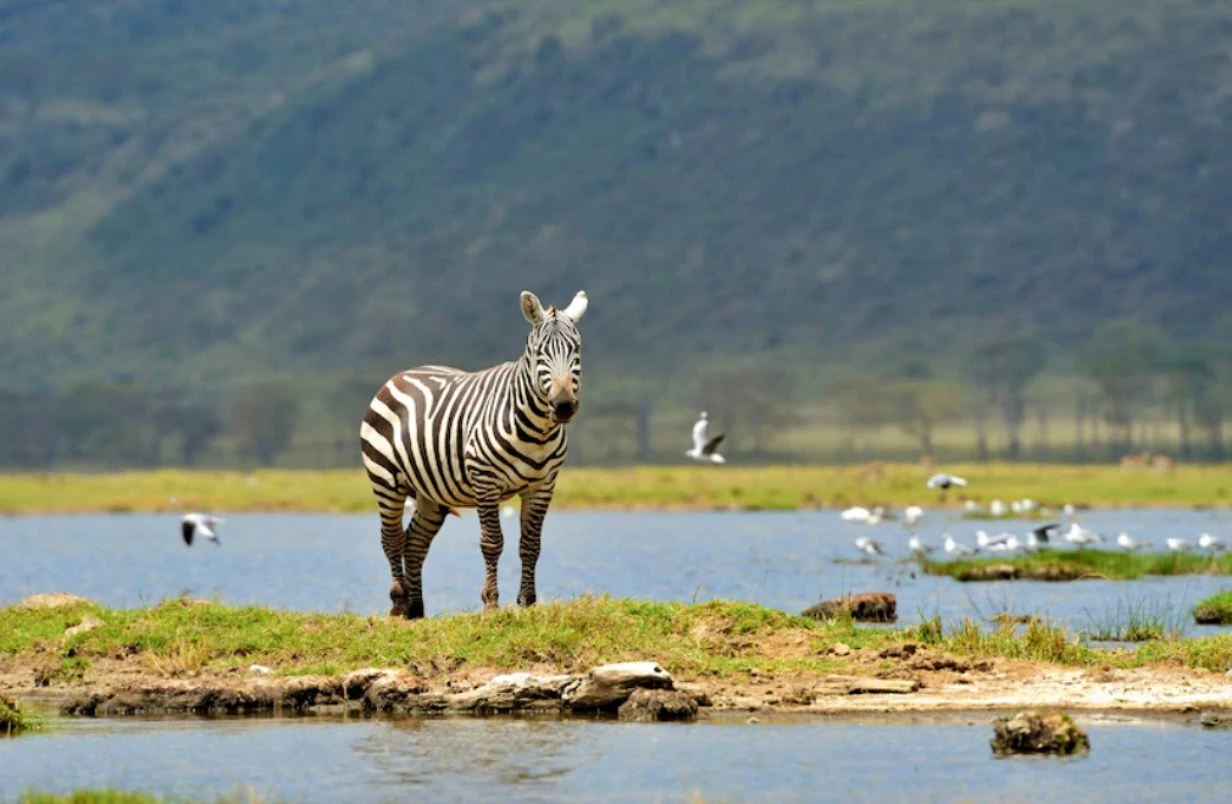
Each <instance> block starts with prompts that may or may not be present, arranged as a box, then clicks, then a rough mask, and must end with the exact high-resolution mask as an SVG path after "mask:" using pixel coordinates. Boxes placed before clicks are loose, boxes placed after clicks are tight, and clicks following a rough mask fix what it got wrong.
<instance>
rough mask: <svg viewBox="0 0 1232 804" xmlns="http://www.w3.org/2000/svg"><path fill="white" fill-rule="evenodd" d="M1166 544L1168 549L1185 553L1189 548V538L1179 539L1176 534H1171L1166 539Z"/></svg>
mask: <svg viewBox="0 0 1232 804" xmlns="http://www.w3.org/2000/svg"><path fill="white" fill-rule="evenodd" d="M1164 544H1166V545H1168V549H1169V550H1171V551H1173V552H1174V553H1183V552H1185V551H1186V550H1188V549H1189V539H1177V538H1176V537H1174V536H1169V537H1168V538H1166V539H1164Z"/></svg>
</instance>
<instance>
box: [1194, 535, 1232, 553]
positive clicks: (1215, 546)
mask: <svg viewBox="0 0 1232 804" xmlns="http://www.w3.org/2000/svg"><path fill="white" fill-rule="evenodd" d="M1198 547H1200V548H1202V549H1203V550H1210V551H1211V552H1212V553H1213V552H1215V551H1216V550H1225V549H1227V547H1228V546H1227V545H1226V544H1224V542H1223V539H1221V538H1219V537H1218V536H1212V535H1211V534H1209V533H1203V534H1202V535H1201V536H1199V537H1198Z"/></svg>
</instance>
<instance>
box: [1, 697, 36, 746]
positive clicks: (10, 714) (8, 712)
mask: <svg viewBox="0 0 1232 804" xmlns="http://www.w3.org/2000/svg"><path fill="white" fill-rule="evenodd" d="M37 726H38V723H37V721H36V720H35V719H34V718H32V717H30V715H28V714H26V713H25V712H23V711H22V709H21V705H20V704H18V702H17V701H15V700H13V699H12V698H9V697H8V696H6V695H4V694H0V737H10V736H13V735H17V734H21V733H22V732H25V731H30V730H31V729H34V728H37Z"/></svg>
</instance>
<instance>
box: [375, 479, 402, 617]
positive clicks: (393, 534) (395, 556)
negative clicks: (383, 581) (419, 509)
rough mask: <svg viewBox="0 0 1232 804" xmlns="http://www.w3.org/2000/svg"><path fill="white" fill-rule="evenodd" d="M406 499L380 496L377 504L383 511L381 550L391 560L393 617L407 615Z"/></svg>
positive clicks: (391, 611)
mask: <svg viewBox="0 0 1232 804" xmlns="http://www.w3.org/2000/svg"><path fill="white" fill-rule="evenodd" d="M403 503H404V500H402V499H400V500H396V501H395V500H393V499H386V498H385V497H379V498H378V502H377V505H378V506H379V507H380V511H381V550H382V551H384V553H385V560H387V561H388V562H389V575H390V577H391V578H392V581H391V582H390V585H389V599H390V601H391V602H392V603H393V608H391V609H390V610H389V616H391V617H403V616H405V615H406V576H405V575H404V574H403V570H402V555H403V554H404V553H405V552H406V531H404V530H403V529H402V511H403Z"/></svg>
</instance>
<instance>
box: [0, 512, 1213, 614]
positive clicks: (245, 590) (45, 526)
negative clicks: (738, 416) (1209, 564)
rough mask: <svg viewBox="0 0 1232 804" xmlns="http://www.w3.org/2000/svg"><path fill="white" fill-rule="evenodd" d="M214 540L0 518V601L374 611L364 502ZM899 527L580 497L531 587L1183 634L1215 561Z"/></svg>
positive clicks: (440, 550) (464, 573)
mask: <svg viewBox="0 0 1232 804" xmlns="http://www.w3.org/2000/svg"><path fill="white" fill-rule="evenodd" d="M1080 517H1081V519H1080V521H1081V522H1082V523H1083V524H1084V526H1086V527H1089V528H1093V529H1095V530H1098V531H1100V532H1102V533H1105V534H1107V535H1109V536H1115V534H1116V533H1118V532H1119V531H1121V530H1125V531H1128V532H1129V533H1131V534H1133V535H1134V536H1135V537H1136V538H1140V539H1147V540H1151V541H1154V542H1155V543H1156V544H1157V545H1159V546H1160V547H1161V548H1162V545H1163V539H1164V538H1165V537H1167V536H1174V535H1175V536H1184V537H1187V538H1189V539H1190V540H1191V541H1192V540H1195V539H1196V537H1197V535H1198V534H1199V533H1201V532H1203V531H1209V532H1211V533H1215V534H1217V535H1220V536H1223V537H1225V538H1232V515H1230V514H1229V513H1228V512H1226V511H1191V510H1096V511H1085V512H1082V513H1081V515H1080ZM502 524H503V525H504V528H505V553H504V555H503V557H502V561H501V573H500V575H501V594H502V601H503V602H504V603H506V604H508V603H512V602H513V601H514V600H515V599H516V597H517V583H518V572H519V562H518V556H517V538H516V532H515V529H516V520H514V519H504V520H502ZM1029 527H1030V523H1027V522H1014V521H1009V522H978V521H964V520H961V519H960V518H959V517H958V515H957V513H955V512H948V511H929V512H928V513H927V515H926V517H925V520H924V522H923V524H922V525H921V530H920V534H921V536H922V538H924V539H925V541H927V542H929V543H933V544H940V542H941V534H942V533H947V532H948V533H950V534H952V535H954V537H955V538H957V539H958V540H959V541H962V542H964V543H968V544H972V543H974V541H975V537H974V533H975V531H976V530H977V529H978V528H984V529H986V530H988V531H989V532H993V533H995V532H999V531H1000V530H1002V529H1010V530H1015V531H1025V530H1026V529H1028V528H1029ZM478 528H479V526H478V520H477V518H476V517H475V515H474V513H473V512H465V513H464V514H463V516H462V517H461V518H453V517H451V518H450V520H449V522H447V523H446V525H445V527H444V529H443V530H442V531H441V533H440V535H439V536H438V537H437V538H436V541H435V543H434V544H433V546H432V552H431V553H430V555H429V556H428V560H427V564H426V566H425V570H424V587H425V601H426V605H427V609H428V613H429V615H432V614H439V613H444V612H450V611H468V610H477V609H478V608H479V607H480V606H479V590H480V586H481V585H482V581H483V559H482V557H481V556H480V553H479V535H478ZM219 533H220V536H221V540H222V544H221V546H215V545H214V544H212V543H209V542H198V543H197V544H195V545H194V546H193V547H191V548H190V547H186V546H185V545H184V543H183V542H182V541H181V540H180V536H179V518H178V516H177V515H175V514H105V515H77V516H32V517H8V518H4V519H0V559H2V560H0V605H9V604H12V603H14V602H16V601H18V600H20V599H21V598H22V597H24V596H26V595H28V594H32V593H35V592H48V591H68V592H73V593H75V594H79V595H84V596H86V597H89V598H91V599H94V600H97V601H99V602H101V603H104V604H106V605H109V606H137V605H141V604H143V603H153V602H157V601H158V600H160V599H163V598H166V597H171V596H175V595H179V594H182V593H185V594H189V595H191V596H194V597H204V598H214V597H217V598H218V599H220V600H222V601H223V602H226V603H231V604H260V605H267V606H274V607H283V608H292V609H300V610H312V611H323V612H337V611H343V610H350V611H355V612H359V613H369V612H384V611H387V610H388V605H389V604H388V598H387V590H388V588H389V569H388V565H387V564H386V562H385V558H384V556H383V555H382V553H381V548H380V543H379V536H378V533H377V520H376V515H375V513H373V514H349V515H324V514H233V515H229V516H227V521H226V522H225V523H224V524H223V525H222V526H221V528H220V531H219ZM865 534H867V535H872V536H873V537H874V538H876V539H879V540H881V541H882V542H884V543H885V544H886V545H887V546H888V548H889V551H890V554H889V555H888V556H886V557H884V558H882V559H881V560H879V561H878V562H877V563H876V564H845V563H837V562H836V559H849V560H850V559H857V558H859V554H858V553H857V551H856V550H855V548H854V547H853V546H852V541H853V540H854V539H855V538H856V537H857V536H860V535H865ZM908 537H909V534H908V533H907V531H906V530H905V529H904V528H903V527H902V525H901V524H899V523H895V522H886V523H883V524H881V525H878V526H876V527H872V528H870V527H867V526H863V525H852V524H849V523H846V522H843V521H842V520H841V519H840V518H839V516H838V513H837V512H836V511H800V512H782V513H779V512H687V513H656V512H584V511H554V512H551V513H550V514H549V515H548V520H547V525H546V529H545V534H544V548H543V554H542V556H541V558H540V561H539V572H538V591H539V597H540V599H541V600H545V599H549V598H553V597H555V598H570V597H574V596H577V595H579V594H582V593H585V592H594V593H610V594H612V595H615V596H629V597H641V598H650V599H654V600H682V601H690V600H707V599H711V598H732V599H741V600H752V601H757V602H760V603H763V604H766V605H769V606H774V607H777V608H781V609H785V610H788V611H800V610H802V609H804V608H806V607H808V606H809V605H811V604H812V603H814V602H816V601H817V600H818V599H820V598H822V597H833V596H837V595H840V594H843V593H847V592H865V591H889V592H893V593H895V594H896V595H897V596H898V611H899V619H900V622H902V623H907V624H910V623H914V622H917V621H918V619H919V613H920V612H924V613H925V614H927V615H929V616H931V615H932V614H936V613H939V614H941V615H942V616H943V617H944V618H947V619H951V620H953V619H957V618H962V617H978V616H986V615H990V614H992V613H994V612H996V611H999V610H1007V609H1008V610H1012V611H1014V612H1015V613H1020V614H1047V616H1048V617H1049V618H1051V619H1052V620H1053V621H1054V622H1060V623H1064V624H1066V625H1069V626H1071V627H1073V628H1076V629H1085V628H1088V627H1090V626H1091V625H1092V622H1093V621H1097V622H1098V621H1102V620H1106V619H1108V614H1109V613H1110V612H1113V611H1115V610H1116V608H1117V607H1118V606H1123V607H1124V606H1145V607H1147V608H1152V607H1155V608H1158V607H1166V608H1168V609H1169V610H1171V611H1172V612H1175V613H1176V615H1177V616H1176V619H1177V621H1178V623H1179V624H1181V625H1183V626H1184V627H1185V628H1186V629H1187V630H1189V631H1190V632H1201V633H1208V632H1212V631H1213V630H1216V629H1212V628H1209V627H1197V626H1193V625H1192V619H1191V618H1190V617H1189V616H1188V609H1189V608H1190V607H1191V606H1192V605H1193V603H1194V602H1196V601H1197V600H1200V599H1202V598H1203V597H1206V596H1207V595H1210V594H1212V593H1214V592H1216V591H1219V590H1220V589H1223V588H1228V587H1232V578H1226V577H1221V576H1206V575H1198V576H1178V577H1148V578H1144V579H1142V580H1137V581H1100V580H1090V581H1080V582H1068V583H1047V582H1025V581H1006V582H993V583H966V584H964V583H958V582H955V581H953V580H951V579H949V578H942V577H932V576H926V575H924V574H923V573H921V572H919V571H918V569H917V568H916V567H915V565H914V564H911V563H907V562H902V561H901V560H900V559H902V558H904V557H905V556H906V552H907V548H906V545H907V539H908Z"/></svg>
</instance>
